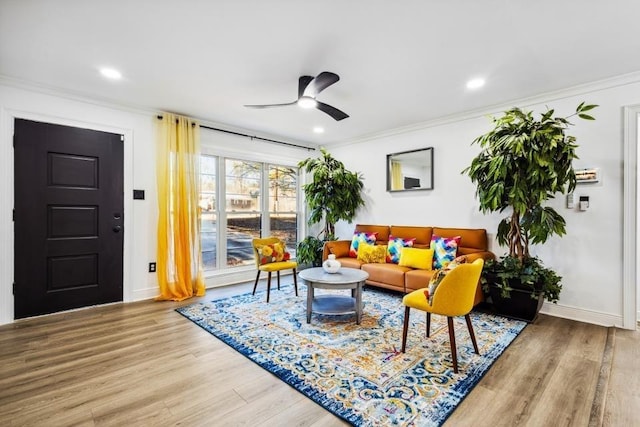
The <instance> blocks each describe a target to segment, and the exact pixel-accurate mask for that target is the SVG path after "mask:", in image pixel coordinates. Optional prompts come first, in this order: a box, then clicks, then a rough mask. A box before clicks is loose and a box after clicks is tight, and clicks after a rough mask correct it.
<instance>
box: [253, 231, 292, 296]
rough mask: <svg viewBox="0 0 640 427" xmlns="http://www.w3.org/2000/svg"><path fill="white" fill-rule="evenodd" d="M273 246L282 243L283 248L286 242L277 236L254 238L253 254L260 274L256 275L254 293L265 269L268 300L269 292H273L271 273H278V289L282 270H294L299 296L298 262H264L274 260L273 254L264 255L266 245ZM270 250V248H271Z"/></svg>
mask: <svg viewBox="0 0 640 427" xmlns="http://www.w3.org/2000/svg"><path fill="white" fill-rule="evenodd" d="M270 245H271V246H273V245H282V246H281V247H282V250H283V251H284V249H286V246H285V244H284V242H283V241H282V240H280V239H278V238H277V237H266V238H264V239H253V241H252V246H253V256H254V257H255V260H256V267H257V268H258V274H257V276H256V282H255V283H254V285H253V295H255V294H256V288H257V287H258V280H260V273H261V272H263V271H266V272H267V302H269V294H270V292H271V273H273V272H274V271H275V272H276V273H277V275H278V290H279V289H280V271H282V270H289V269H291V270H293V285H294V287H295V289H296V296H298V278H297V276H296V268H297V267H298V263H296V262H295V261H290V260H282V261H274V262H264V261H265V259H268V260H269V261H272V260H273V257H271V256H265V255H264V253H263V252H264V247H265V246H270ZM269 250H270V249H269Z"/></svg>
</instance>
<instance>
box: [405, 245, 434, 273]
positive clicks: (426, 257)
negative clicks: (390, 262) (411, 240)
mask: <svg viewBox="0 0 640 427" xmlns="http://www.w3.org/2000/svg"><path fill="white" fill-rule="evenodd" d="M432 264H433V250H432V249H420V248H411V247H406V248H402V252H400V261H399V262H398V265H400V266H402V267H411V268H417V269H420V270H431V266H432Z"/></svg>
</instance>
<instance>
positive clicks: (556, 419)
mask: <svg viewBox="0 0 640 427" xmlns="http://www.w3.org/2000/svg"><path fill="white" fill-rule="evenodd" d="M285 281H286V279H285ZM251 286H252V284H244V285H236V286H231V287H226V288H217V289H211V290H209V291H208V292H207V295H206V297H203V298H202V299H203V300H210V299H213V298H218V297H223V296H228V295H233V294H238V293H243V292H247V291H250V290H251ZM260 286H264V283H263V282H262V284H261V285H260ZM195 301H197V299H191V300H188V301H184V302H182V303H174V302H154V301H144V302H136V303H131V304H114V305H109V306H103V307H97V308H91V309H86V310H79V311H73V312H67V313H61V314H56V315H50V316H45V317H40V318H34V319H27V320H23V321H18V322H16V323H14V324H11V325H5V326H2V327H0V425H1V426H47V427H48V426H71V425H74V426H75V425H79V426H94V425H96V426H125V425H126V426H175V425H181V426H240V425H251V426H315V427H320V426H340V425H346V424H345V423H344V422H343V421H342V420H340V419H338V418H337V417H335V416H333V415H332V414H330V413H329V412H327V411H325V410H324V409H323V408H322V407H320V406H319V405H317V404H316V403H314V402H312V401H311V400H310V399H307V398H306V397H304V396H303V395H302V394H301V393H299V392H297V391H295V390H294V389H293V388H291V387H289V386H288V385H287V384H285V383H284V382H282V381H280V380H279V379H277V378H276V377H275V376H273V375H272V374H270V373H269V372H267V371H265V370H263V369H262V368H260V367H259V366H257V365H256V364H254V363H253V362H251V361H249V360H248V359H246V358H245V357H244V356H242V355H240V354H238V353H236V352H235V351H234V350H232V349H231V348H230V347H228V346H227V345H226V344H224V343H222V342H221V341H219V340H218V339H216V338H215V337H213V336H211V335H210V334H209V333H207V332H206V331H204V330H202V329H201V328H199V327H197V326H195V325H194V324H193V323H191V322H189V321H187V320H186V319H184V318H183V317H182V316H181V315H179V314H177V313H176V312H175V311H174V309H175V308H176V307H178V306H180V305H185V304H191V303H193V302H195ZM399 333H400V331H399ZM471 425H473V426H516V425H517V426H520V425H522V426H599V425H604V426H634V425H640V332H637V331H626V330H616V329H608V328H604V327H600V326H594V325H589V324H585V323H579V322H574V321H569V320H564V319H560V318H554V317H548V316H540V318H539V319H538V320H537V321H536V323H534V324H532V325H529V326H527V328H525V330H524V331H523V332H522V334H521V335H520V336H519V337H518V338H517V339H516V340H515V341H514V342H513V343H512V344H511V346H510V347H509V348H508V349H507V350H506V352H505V353H504V354H503V355H502V356H501V357H500V358H499V359H498V361H497V362H496V363H495V364H494V366H492V368H491V369H490V371H489V372H488V373H487V375H486V376H485V377H484V378H483V379H482V380H481V381H480V383H479V384H478V385H477V386H476V387H475V389H474V390H473V391H472V392H471V393H470V394H469V396H468V397H467V398H466V399H465V400H464V401H463V402H462V403H461V404H460V405H459V407H458V408H457V409H456V411H455V412H454V413H453V414H452V416H451V417H450V418H449V419H448V420H447V422H446V424H445V426H471Z"/></svg>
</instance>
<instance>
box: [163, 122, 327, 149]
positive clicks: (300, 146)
mask: <svg viewBox="0 0 640 427" xmlns="http://www.w3.org/2000/svg"><path fill="white" fill-rule="evenodd" d="M157 117H158V119H159V120H162V116H161V115H158V116H157ZM176 123H177V121H176ZM200 127H201V128H204V129H209V130H215V131H218V132H224V133H230V134H231V135H238V136H244V137H246V138H250V139H252V140H253V139H259V140H260V141H266V142H273V143H274V144H282V145H288V146H290V147H296V148H304V149H305V150H309V151H315V148H313V147H306V146H304V145H298V144H293V143H291V142H284V141H276V140H275V139H269V138H262V137H260V136H255V135H247V134H246V133H240V132H233V131H230V130H226V129H220V128H214V127H211V126H205V125H200Z"/></svg>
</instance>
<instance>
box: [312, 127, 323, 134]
mask: <svg viewBox="0 0 640 427" xmlns="http://www.w3.org/2000/svg"><path fill="white" fill-rule="evenodd" d="M313 132H314V133H324V128H323V127H320V126H316V127H314V128H313Z"/></svg>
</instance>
